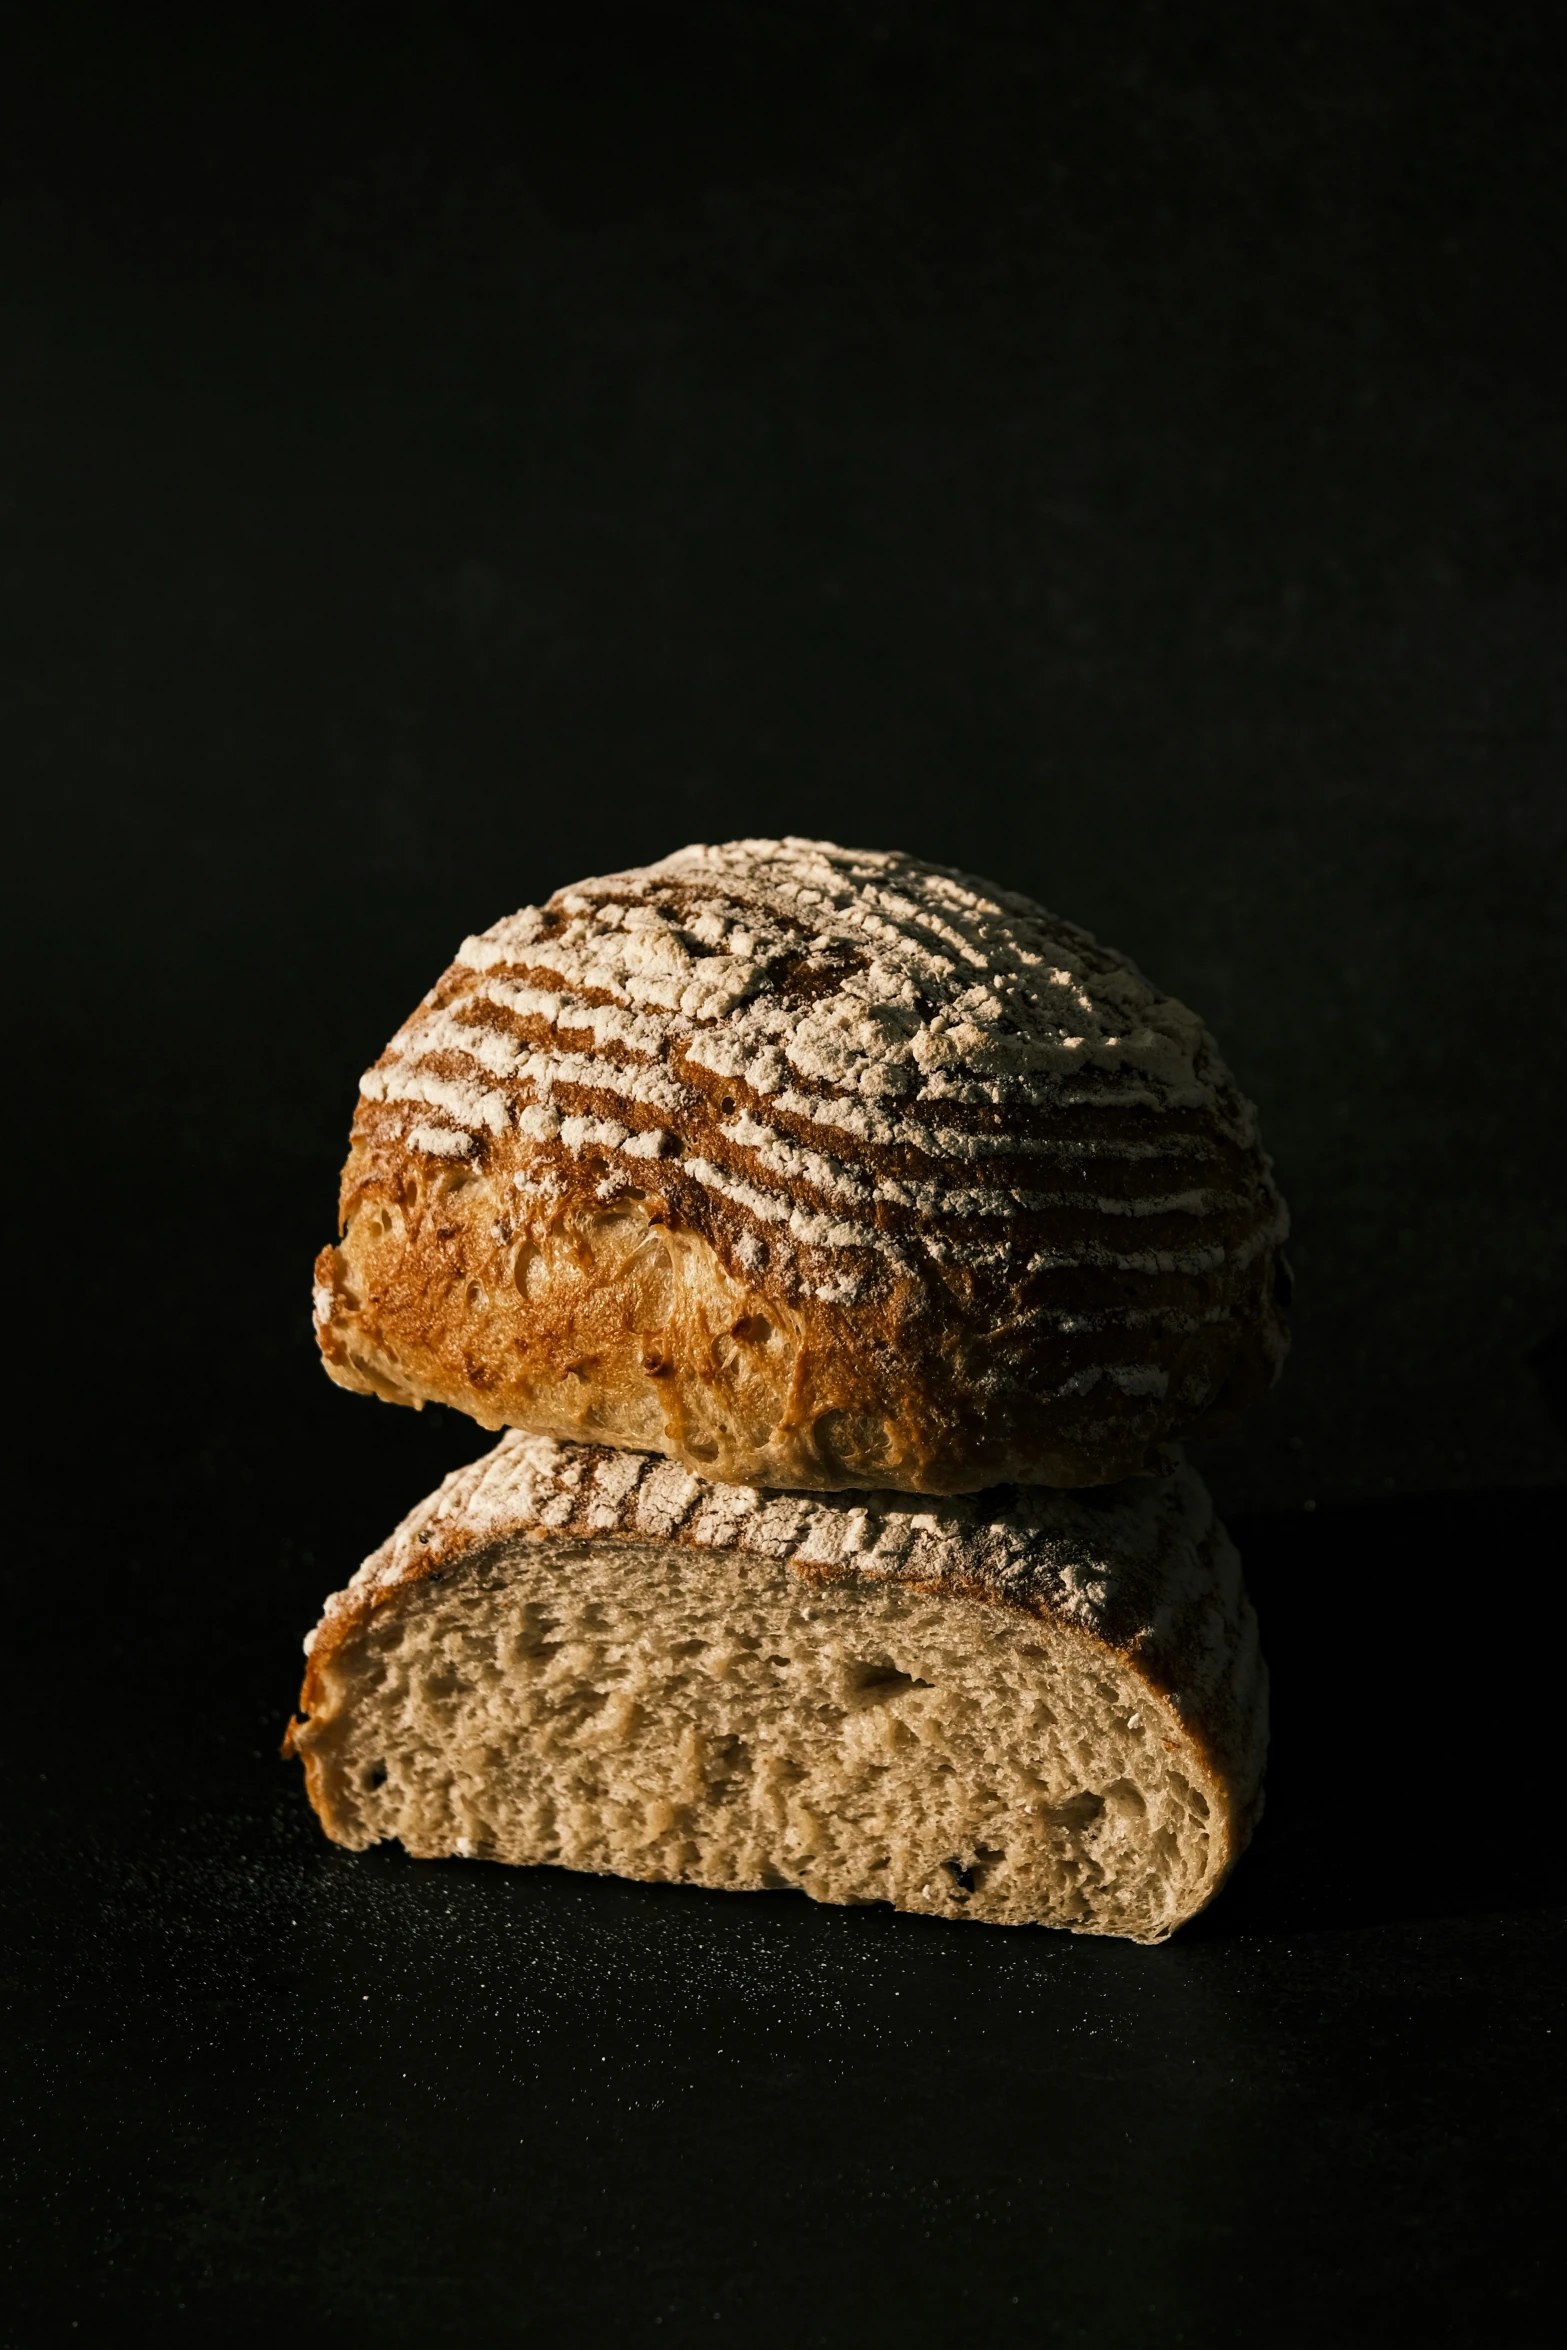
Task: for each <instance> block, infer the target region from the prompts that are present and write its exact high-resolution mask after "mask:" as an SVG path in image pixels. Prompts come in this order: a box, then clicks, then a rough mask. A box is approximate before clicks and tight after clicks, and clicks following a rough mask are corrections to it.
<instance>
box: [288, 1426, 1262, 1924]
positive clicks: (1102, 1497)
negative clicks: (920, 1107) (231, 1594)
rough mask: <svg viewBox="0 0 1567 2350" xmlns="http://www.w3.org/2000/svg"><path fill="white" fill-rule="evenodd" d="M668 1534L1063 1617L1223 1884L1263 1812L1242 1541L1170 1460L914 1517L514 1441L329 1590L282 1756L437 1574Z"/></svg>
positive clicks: (712, 1548)
mask: <svg viewBox="0 0 1567 2350" xmlns="http://www.w3.org/2000/svg"><path fill="white" fill-rule="evenodd" d="M585 1540H591V1541H593V1542H595V1543H602V1542H612V1543H625V1544H627V1545H642V1546H646V1545H647V1544H648V1543H650V1542H675V1543H679V1544H682V1545H685V1546H688V1547H691V1548H695V1549H699V1550H703V1551H706V1552H709V1553H713V1554H720V1555H721V1554H725V1553H727V1554H730V1555H732V1556H734V1557H735V1558H737V1559H742V1558H744V1557H746V1556H753V1557H762V1558H767V1559H770V1560H777V1561H784V1562H787V1564H788V1566H789V1567H790V1569H791V1570H792V1572H793V1573H795V1574H797V1575H799V1576H800V1577H801V1578H802V1579H803V1580H805V1581H808V1582H816V1583H823V1584H829V1583H839V1582H847V1581H860V1582H870V1583H898V1584H902V1585H904V1586H906V1587H909V1588H911V1589H914V1590H918V1591H922V1592H928V1593H930V1594H932V1595H935V1596H938V1597H943V1598H949V1599H953V1600H968V1601H978V1602H980V1603H981V1604H984V1605H987V1606H995V1607H1001V1608H1004V1609H1008V1610H1013V1611H1016V1612H1017V1613H1020V1614H1024V1615H1029V1616H1032V1617H1034V1618H1036V1619H1038V1620H1040V1621H1042V1622H1048V1623H1051V1624H1053V1625H1054V1626H1055V1627H1056V1628H1057V1629H1059V1630H1061V1631H1063V1632H1067V1633H1069V1634H1071V1635H1073V1636H1074V1637H1076V1638H1079V1639H1084V1640H1087V1641H1089V1642H1092V1643H1094V1644H1096V1645H1097V1646H1098V1647H1100V1648H1101V1649H1104V1650H1108V1651H1111V1652H1113V1653H1114V1654H1115V1655H1116V1656H1117V1657H1119V1658H1122V1659H1124V1660H1126V1661H1127V1662H1129V1663H1130V1664H1131V1665H1132V1666H1133V1668H1134V1669H1135V1671H1136V1672H1137V1674H1138V1676H1139V1677H1140V1679H1141V1681H1142V1682H1143V1683H1144V1685H1145V1687H1146V1689H1147V1691H1148V1693H1149V1696H1150V1698H1151V1699H1153V1700H1154V1701H1155V1702H1157V1703H1159V1704H1161V1705H1163V1706H1164V1707H1166V1708H1167V1709H1168V1710H1169V1713H1170V1717H1171V1722H1170V1728H1171V1740H1172V1742H1173V1740H1174V1739H1176V1738H1179V1739H1180V1740H1181V1741H1182V1742H1183V1743H1187V1744H1189V1745H1190V1747H1191V1749H1192V1751H1193V1753H1194V1755H1195V1757H1196V1758H1197V1759H1198V1760H1199V1762H1200V1764H1201V1766H1202V1767H1203V1769H1204V1771H1205V1772H1206V1774H1207V1775H1208V1778H1209V1782H1210V1787H1211V1789H1212V1790H1213V1792H1214V1795H1215V1799H1216V1802H1217V1806H1218V1809H1217V1817H1218V1818H1219V1819H1220V1820H1222V1821H1223V1823H1224V1824H1225V1826H1224V1833H1225V1836H1226V1838H1227V1844H1226V1848H1225V1851H1224V1853H1223V1855H1222V1856H1221V1861H1220V1864H1219V1872H1218V1874H1217V1875H1216V1876H1215V1879H1214V1886H1215V1888H1216V1887H1217V1884H1218V1882H1220V1881H1221V1879H1222V1876H1223V1874H1224V1873H1225V1872H1227V1870H1228V1869H1229V1868H1230V1867H1231V1866H1233V1864H1234V1862H1235V1860H1236V1859H1237V1858H1238V1857H1239V1855H1240V1853H1241V1852H1242V1851H1243V1850H1244V1848H1245V1845H1246V1843H1247V1841H1248V1840H1249V1838H1250V1835H1251V1832H1252V1829H1253V1826H1254V1825H1255V1822H1256V1820H1257V1818H1258V1816H1259V1815H1260V1811H1261V1804H1262V1766H1263V1760H1264V1756H1265V1751H1266V1743H1267V1673H1266V1668H1265V1666H1264V1665H1263V1662H1262V1657H1261V1653H1260V1649H1259V1646H1258V1641H1257V1625H1256V1618H1255V1615H1254V1614H1253V1612H1252V1608H1251V1605H1250V1602H1249V1600H1248V1599H1247V1597H1246V1593H1245V1590H1244V1587H1243V1585H1242V1582H1241V1575H1240V1564H1239V1560H1238V1558H1237V1557H1236V1553H1235V1549H1234V1546H1233V1544H1232V1543H1231V1542H1230V1541H1229V1538H1228V1536H1227V1535H1226V1534H1225V1531H1224V1528H1223V1527H1222V1526H1221V1525H1220V1524H1219V1522H1218V1520H1217V1519H1216V1518H1215V1516H1214V1513H1213V1505H1212V1502H1211V1500H1210V1498H1209V1496H1208V1493H1207V1489H1206V1487H1205V1486H1204V1485H1203V1483H1202V1480H1201V1479H1200V1478H1199V1477H1198V1476H1197V1474H1196V1472H1195V1471H1194V1470H1193V1469H1191V1468H1190V1467H1188V1466H1185V1465H1177V1466H1175V1467H1174V1468H1173V1471H1172V1473H1171V1474H1170V1475H1168V1476H1166V1477H1163V1478H1146V1479H1137V1480H1134V1481H1131V1482H1129V1483H1127V1484H1124V1485H1120V1486H1117V1487H1114V1488H1109V1489H1104V1490H1101V1491H1099V1492H1096V1493H1094V1494H1092V1495H1084V1494H1075V1493H1074V1494H1069V1493H1048V1492H1042V1491H1039V1490H1038V1489H1029V1488H1014V1489H1012V1490H1010V1491H1005V1490H1003V1491H1001V1492H996V1493H988V1494H983V1495H979V1496H975V1497H973V1498H967V1497H964V1498H959V1499H955V1500H948V1501H945V1502H943V1503H941V1504H939V1505H938V1506H937V1507H935V1508H928V1507H927V1508H921V1507H918V1506H917V1505H915V1504H913V1503H911V1502H910V1501H909V1500H908V1499H907V1498H906V1497H905V1496H903V1495H901V1494H899V1493H896V1492H892V1491H882V1492H866V1493H857V1494H856V1493H851V1494H832V1495H805V1494H769V1493H763V1492H760V1491H757V1490H755V1489H753V1488H748V1487H735V1486H713V1485H709V1484H706V1483H704V1482H703V1481H702V1480H701V1479H699V1478H695V1477H692V1476H691V1475H690V1474H689V1473H687V1472H685V1471H683V1470H681V1469H680V1468H678V1467H677V1466H676V1465H675V1464H673V1463H670V1462H667V1461H662V1460H655V1459H650V1458H648V1457H647V1456H645V1455H638V1454H634V1453H624V1452H619V1451H615V1450H612V1449H611V1448H609V1447H607V1446H602V1445H578V1444H560V1443H556V1442H554V1441H552V1440H550V1439H548V1438H538V1437H529V1436H526V1435H522V1434H519V1433H516V1432H510V1433H508V1434H507V1435H505V1436H504V1437H503V1438H502V1439H501V1441H500V1443H499V1444H498V1445H496V1446H495V1447H494V1449H493V1450H492V1451H491V1452H489V1453H487V1454H486V1455H484V1457H483V1458H482V1459H481V1460H479V1461H476V1462H474V1463H473V1464H472V1465H471V1466H470V1467H468V1468H466V1469H462V1470H459V1471H457V1472H456V1473H455V1474H454V1475H453V1476H451V1477H448V1478H447V1479H446V1480H445V1482H444V1484H443V1485H442V1486H441V1487H440V1488H439V1490H438V1491H437V1492H436V1493H434V1494H432V1495H430V1497H429V1498H428V1499H427V1500H426V1501H425V1502H423V1503H421V1504H420V1505H419V1507H418V1508H417V1509H415V1510H414V1511H412V1512H411V1513H410V1515H409V1516H408V1517H407V1518H406V1519H405V1520H404V1522H403V1524H402V1525H401V1526H400V1527H398V1529H397V1531H396V1532H395V1533H394V1534H393V1535H392V1536H391V1537H390V1538H389V1539H388V1540H387V1541H386V1542H385V1543H383V1544H382V1546H381V1548H380V1549H379V1550H377V1551H375V1552H373V1553H372V1555H371V1556H370V1557H369V1558H368V1559H367V1560H366V1561H365V1563H364V1565H363V1567H361V1569H360V1570H359V1573H358V1574H357V1575H356V1576H355V1577H354V1579H353V1581H352V1583H351V1584H349V1586H348V1587H347V1589H346V1590H344V1591H341V1592H338V1593H337V1594H335V1595H334V1597H333V1598H332V1599H331V1600H329V1601H328V1603H327V1607H326V1611H325V1613H324V1615H323V1617H322V1621H321V1623H320V1625H319V1626H318V1627H317V1629H316V1631H315V1632H314V1633H313V1634H312V1636H311V1639H310V1641H309V1643H308V1644H307V1645H308V1658H309V1661H308V1664H307V1668H306V1672H305V1679H304V1685H303V1688H302V1689H301V1692H300V1701H299V1703H300V1715H301V1717H302V1719H301V1721H300V1722H299V1723H294V1724H291V1725H290V1727H289V1730H288V1733H287V1734H286V1736H285V1740H284V1747H283V1751H284V1753H285V1755H294V1754H298V1756H299V1758H300V1759H301V1760H302V1761H303V1763H304V1766H305V1773H306V1784H307V1787H308V1789H309V1792H310V1799H311V1802H312V1803H313V1804H314V1805H315V1808H316V1810H317V1811H318V1813H320V1814H321V1816H322V1819H323V1822H324V1824H325V1825H326V1826H327V1827H328V1831H329V1832H331V1825H332V1823H331V1820H330V1818H329V1817H328V1816H327V1814H328V1808H329V1807H328V1796H327V1790H326V1787H325V1783H324V1782H323V1781H322V1780H321V1778H320V1774H319V1772H318V1771H317V1770H316V1769H315V1768H314V1767H313V1762H312V1756H311V1752H310V1739H309V1736H308V1723H309V1720H310V1717H311V1716H312V1715H313V1714H315V1713H318V1712H319V1711H320V1710H322V1709H323V1708H324V1707H325V1706H326V1704H327V1702H328V1682H329V1677H330V1668H331V1665H332V1660H333V1658H334V1657H335V1655H336V1654H337V1652H338V1650H339V1649H340V1648H341V1647H342V1646H343V1644H344V1643H345V1642H346V1641H349V1640H350V1639H351V1638H352V1637H353V1636H354V1635H355V1634H357V1633H358V1632H359V1631H360V1630H361V1629H362V1628H363V1626H364V1625H365V1624H366V1623H367V1622H368V1621H369V1620H370V1619H371V1618H372V1617H373V1616H375V1615H376V1614H377V1613H379V1612H380V1611H381V1610H383V1609H386V1608H395V1607H397V1606H398V1605H399V1604H400V1603H401V1601H402V1600H403V1599H404V1597H405V1596H406V1595H407V1593H408V1592H409V1591H410V1589H411V1588H412V1587H413V1586H415V1585H417V1584H419V1583H421V1582H423V1581H424V1580H426V1579H427V1578H430V1577H436V1578H445V1577H447V1576H450V1575H461V1574H464V1573H466V1572H469V1571H470V1570H477V1569H480V1568H482V1567H483V1566H484V1564H485V1563H486V1562H488V1561H489V1560H490V1559H492V1558H493V1557H495V1556H496V1555H498V1554H499V1553H502V1552H504V1551H505V1550H506V1549H507V1548H508V1547H509V1546H513V1545H515V1544H517V1543H518V1542H525V1541H542V1542H550V1543H558V1544H561V1545H563V1546H566V1547H567V1548H568V1549H569V1547H571V1546H574V1545H578V1544H580V1543H581V1542H583V1541H585Z"/></svg>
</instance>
